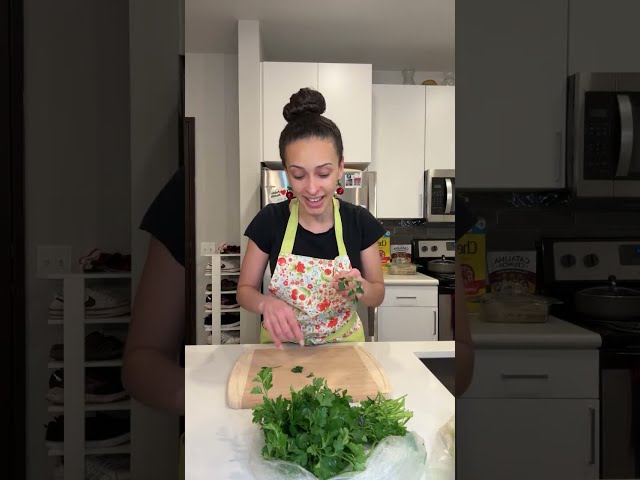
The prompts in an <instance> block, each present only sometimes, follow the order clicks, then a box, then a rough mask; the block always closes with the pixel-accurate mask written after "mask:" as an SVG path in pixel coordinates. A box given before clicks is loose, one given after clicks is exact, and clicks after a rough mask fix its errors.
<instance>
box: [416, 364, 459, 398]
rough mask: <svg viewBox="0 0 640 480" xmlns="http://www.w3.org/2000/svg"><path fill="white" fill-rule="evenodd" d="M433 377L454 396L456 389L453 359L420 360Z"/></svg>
mask: <svg viewBox="0 0 640 480" xmlns="http://www.w3.org/2000/svg"><path fill="white" fill-rule="evenodd" d="M421 361H422V363H423V364H424V365H425V367H427V368H428V369H429V370H430V371H431V373H433V374H434V375H435V377H436V378H437V379H438V380H440V383H442V384H443V385H444V386H445V387H446V389H447V390H449V392H450V393H451V395H454V392H455V387H456V364H455V359H453V358H430V359H426V358H423V359H421Z"/></svg>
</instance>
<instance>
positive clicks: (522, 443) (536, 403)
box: [456, 398, 599, 480]
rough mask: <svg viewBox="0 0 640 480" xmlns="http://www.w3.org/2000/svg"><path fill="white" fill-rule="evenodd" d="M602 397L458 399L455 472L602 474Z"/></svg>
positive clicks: (528, 478)
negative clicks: (599, 463)
mask: <svg viewBox="0 0 640 480" xmlns="http://www.w3.org/2000/svg"><path fill="white" fill-rule="evenodd" d="M598 404H599V402H598V401H597V400H592V399H563V400H550V399H500V398H492V399H478V398H471V399H468V398H459V399H457V400H456V426H457V435H456V442H457V445H456V456H457V462H456V478H457V479H459V480H469V479H478V478H486V479H491V480H513V479H516V478H517V479H518V480H540V479H545V480H566V479H569V478H570V479H573V480H582V479H597V478H599V472H598V470H599V467H598V461H597V457H598V456H597V452H598V449H599V440H598V439H599V432H598V424H599V421H598V411H599V406H598Z"/></svg>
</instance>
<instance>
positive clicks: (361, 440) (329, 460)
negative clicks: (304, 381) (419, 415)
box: [251, 367, 413, 480]
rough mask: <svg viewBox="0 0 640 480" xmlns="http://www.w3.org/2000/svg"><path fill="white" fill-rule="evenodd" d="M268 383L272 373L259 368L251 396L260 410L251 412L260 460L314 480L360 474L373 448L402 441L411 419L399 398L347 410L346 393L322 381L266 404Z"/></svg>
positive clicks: (381, 399) (379, 398) (376, 400)
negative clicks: (258, 431)
mask: <svg viewBox="0 0 640 480" xmlns="http://www.w3.org/2000/svg"><path fill="white" fill-rule="evenodd" d="M311 375H312V374H310V376H311ZM307 378H310V377H309V376H308V377H307ZM272 380H273V374H272V369H271V368H268V367H263V368H262V369H261V370H260V371H259V372H258V374H257V376H256V377H255V378H254V379H253V381H254V382H257V383H260V386H256V387H254V388H253V389H252V390H251V393H254V394H261V395H262V396H263V402H262V404H260V405H257V406H255V407H254V408H253V423H257V424H258V425H260V426H261V428H262V431H263V433H264V438H265V444H264V447H263V448H262V456H263V457H264V458H265V459H270V460H272V459H278V460H284V461H288V462H293V463H296V464H298V465H300V466H301V467H303V468H305V469H306V470H307V471H309V472H311V473H313V474H314V475H315V476H316V477H318V478H319V479H320V480H326V479H328V478H331V477H333V476H335V475H337V474H339V473H342V472H349V471H362V470H364V469H365V463H366V460H367V458H368V456H369V453H370V452H371V451H372V450H373V448H374V447H375V446H376V445H377V444H378V442H380V441H381V440H382V439H383V438H385V437H387V436H390V435H397V436H404V435H405V434H406V433H407V429H406V428H405V425H406V423H407V422H408V421H409V419H410V418H411V417H412V416H413V413H412V412H410V411H408V410H406V409H405V408H404V399H405V397H401V398H398V399H385V398H384V397H383V396H382V395H381V394H380V393H378V395H377V396H376V397H375V398H373V399H368V400H365V401H363V402H360V405H355V406H351V405H350V403H351V402H352V398H351V397H350V396H349V395H347V391H346V390H342V391H340V390H333V391H332V390H331V389H329V388H328V386H327V382H326V381H325V379H323V378H313V380H312V383H311V384H309V385H306V386H304V387H303V388H302V389H300V390H299V391H297V392H296V391H295V390H294V389H293V388H291V400H288V399H283V398H282V396H281V395H280V396H278V398H269V396H268V391H269V389H270V388H271V387H272V386H273V384H272Z"/></svg>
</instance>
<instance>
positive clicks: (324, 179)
mask: <svg viewBox="0 0 640 480" xmlns="http://www.w3.org/2000/svg"><path fill="white" fill-rule="evenodd" d="M285 159H286V169H287V177H288V179H289V184H290V185H291V189H292V190H293V194H294V195H295V196H296V197H297V198H298V200H299V201H300V205H301V207H302V208H304V209H305V211H306V212H307V213H308V214H310V215H322V214H323V213H325V212H326V211H327V209H328V208H329V209H330V208H332V201H333V200H332V199H333V194H334V193H335V191H336V187H337V184H338V179H339V178H340V177H341V176H342V172H343V170H344V168H343V165H342V163H343V162H342V159H339V158H338V153H337V152H336V148H335V146H334V144H333V141H332V140H331V139H329V138H306V139H303V140H297V141H295V142H292V143H290V144H289V145H287V147H286V148H285Z"/></svg>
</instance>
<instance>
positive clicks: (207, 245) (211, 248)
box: [200, 242, 217, 256]
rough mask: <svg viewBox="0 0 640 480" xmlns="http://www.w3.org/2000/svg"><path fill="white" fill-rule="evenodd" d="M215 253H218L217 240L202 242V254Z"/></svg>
mask: <svg viewBox="0 0 640 480" xmlns="http://www.w3.org/2000/svg"><path fill="white" fill-rule="evenodd" d="M214 253H217V252H216V244H215V242H201V243H200V255H203V256H204V255H213V254H214Z"/></svg>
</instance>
